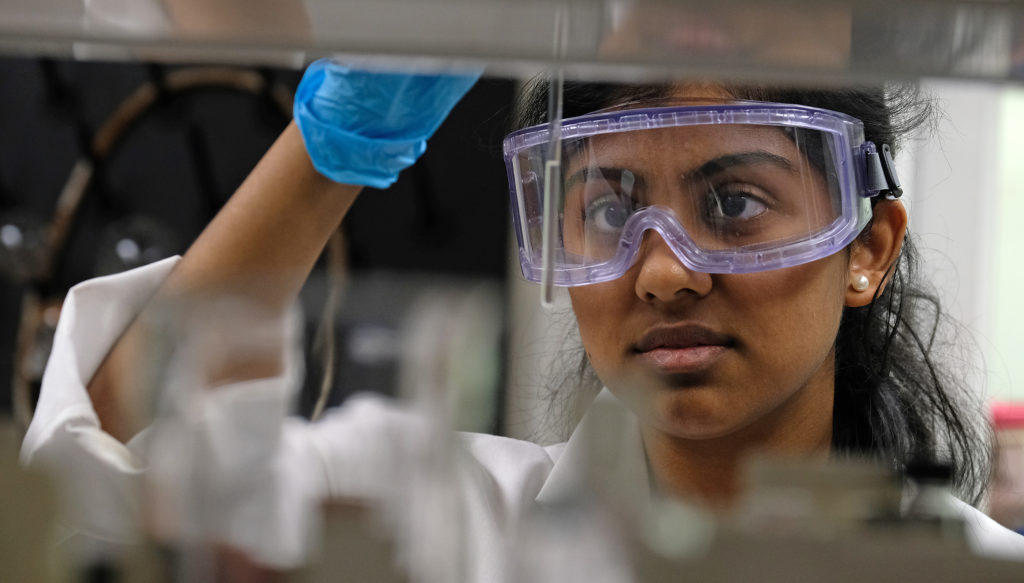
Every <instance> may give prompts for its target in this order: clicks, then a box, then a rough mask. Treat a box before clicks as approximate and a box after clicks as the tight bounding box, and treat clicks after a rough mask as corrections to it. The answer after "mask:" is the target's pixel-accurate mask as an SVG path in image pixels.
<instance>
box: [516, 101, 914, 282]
mask: <svg viewBox="0 0 1024 583" xmlns="http://www.w3.org/2000/svg"><path fill="white" fill-rule="evenodd" d="M560 133H561V139H560V140H554V141H553V140H552V139H551V138H552V136H551V127H550V126H549V125H539V126H534V127H530V128H526V129H523V130H519V131H516V132H513V133H512V134H509V135H508V136H507V137H506V138H505V140H504V151H505V164H506V166H507V168H508V179H509V185H510V187H511V197H512V216H513V220H514V222H515V227H516V235H517V237H518V240H519V257H520V262H521V263H522V267H523V274H524V275H525V276H526V278H527V279H529V280H531V281H537V282H539V281H541V279H542V278H541V275H542V271H543V267H542V266H543V265H544V255H545V249H544V246H545V245H547V246H549V248H548V249H547V259H548V265H549V269H550V273H551V277H552V282H553V283H554V284H555V285H559V286H576V285H585V284H590V283H599V282H603V281H608V280H611V279H615V278H617V277H619V276H621V275H622V274H623V273H625V272H626V270H628V269H629V268H630V266H631V265H632V264H633V263H634V261H635V260H636V257H637V252H638V250H639V248H640V244H641V241H642V239H643V235H644V233H645V232H646V231H647V230H648V229H653V230H654V231H656V232H657V233H658V234H659V235H660V236H661V238H662V239H664V240H665V242H666V243H667V244H668V246H669V247H670V248H671V249H672V250H673V252H674V253H675V255H676V256H677V257H678V258H679V261H680V262H682V263H683V264H684V265H685V266H686V267H688V268H689V269H692V270H694V271H700V272H706V273H750V272H756V271H768V270H771V269H779V268H782V267H789V266H793V265H799V264H802V263H807V262H809V261H813V260H815V259H819V258H822V257H826V256H828V255H831V254H833V253H835V252H836V251H838V250H840V249H842V248H843V247H845V246H846V245H848V244H849V243H850V242H851V241H853V239H854V238H855V237H856V236H857V234H858V233H859V232H860V231H861V229H863V228H864V226H865V225H866V224H867V222H868V219H870V217H871V204H870V200H869V199H870V198H871V197H874V196H877V195H879V194H887V195H890V196H899V193H900V190H899V181H898V179H897V178H896V175H895V172H894V170H893V167H892V159H891V158H890V156H889V151H888V147H887V146H883V147H882V151H877V150H876V148H875V145H874V144H872V143H871V142H865V141H864V129H863V124H862V123H861V122H860V121H859V120H857V119H854V118H852V117H850V116H848V115H845V114H842V113H837V112H834V111H828V110H823V109H817V108H813V107H805V106H800V105H786V104H779V103H761V102H736V103H727V104H717V105H696V106H694V105H688V106H674V107H655V108H644V109H627V110H618V111H608V112H599V113H594V114H590V115H585V116H581V117H576V118H571V119H566V120H564V121H563V122H562V123H561V125H560ZM552 143H558V144H560V148H561V150H560V152H554V151H553V148H552V145H551V144H552ZM549 183H550V184H551V186H550V187H549ZM546 196H551V198H552V200H551V201H547V202H549V204H551V206H550V207H549V209H548V222H547V224H545V220H544V216H545V202H546V198H545V197H546ZM552 222H553V223H554V224H551V223H552ZM545 230H546V231H547V237H546V239H547V240H546V241H545V236H544V234H545Z"/></svg>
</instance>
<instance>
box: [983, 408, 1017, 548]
mask: <svg viewBox="0 0 1024 583" xmlns="http://www.w3.org/2000/svg"><path fill="white" fill-rule="evenodd" d="M991 408H992V409H991V411H992V429H993V430H994V432H995V446H994V451H993V453H994V458H995V459H994V463H993V466H994V467H993V472H992V485H991V491H990V494H989V496H990V500H989V513H990V515H991V516H992V518H993V519H995V520H996V521H997V522H999V523H1000V524H1002V525H1003V526H1005V527H1007V528H1010V529H1013V530H1015V531H1017V532H1020V533H1022V534H1024V404H1022V403H1019V402H997V403H993V404H992V405H991Z"/></svg>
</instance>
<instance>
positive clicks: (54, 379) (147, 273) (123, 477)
mask: <svg viewBox="0 0 1024 583" xmlns="http://www.w3.org/2000/svg"><path fill="white" fill-rule="evenodd" d="M176 261H177V259H167V260H164V261H161V262H158V263H154V264H151V265H149V266H146V267H143V268H140V269H137V270H134V271H131V272H128V273H125V274H121V275H117V276H110V277H101V278H98V279H94V280H90V281H87V282H85V283H82V284H79V285H78V286H76V287H74V288H73V289H72V290H71V291H70V292H69V293H68V297H67V299H66V300H65V302H64V307H63V310H62V313H61V319H60V323H59V324H58V326H57V330H56V333H55V336H54V342H53V350H52V352H51V355H50V359H49V361H48V362H47V365H46V370H45V372H44V375H43V382H42V391H41V392H40V395H39V400H38V403H37V405H36V411H35V415H34V416H33V418H32V423H31V424H30V426H29V428H28V431H27V433H26V435H25V440H24V442H23V444H22V449H21V459H22V462H23V463H25V464H28V465H31V466H36V467H41V468H43V469H45V470H47V471H50V472H51V473H54V474H57V475H58V476H61V477H58V478H57V481H58V485H59V486H63V487H62V488H61V489H62V490H63V491H64V494H65V497H66V498H69V499H70V503H69V504H66V507H67V510H68V512H70V513H71V516H70V517H69V519H70V521H71V522H74V523H76V524H81V525H85V528H86V530H87V531H88V532H89V533H90V534H91V535H93V536H95V537H97V538H100V539H103V540H108V541H113V542H124V541H127V540H131V539H134V538H135V537H136V535H137V525H138V524H139V512H140V507H139V500H138V496H137V494H136V491H137V488H136V487H135V486H136V482H137V478H138V476H139V474H140V472H141V471H142V469H143V467H142V464H141V462H140V458H139V457H138V456H137V455H136V453H135V452H133V447H132V446H133V443H129V444H128V445H125V444H122V443H120V442H119V441H118V440H116V439H114V438H113V437H112V436H110V435H109V434H107V433H105V432H104V431H102V430H101V429H100V423H99V418H98V417H97V415H96V412H95V410H94V409H93V407H92V402H91V401H90V399H89V395H88V393H87V392H86V385H87V383H88V382H89V380H90V379H91V378H92V376H93V374H94V373H95V372H96V370H97V369H98V368H99V365H100V364H101V363H102V361H103V359H104V358H105V356H106V354H107V352H108V351H109V350H110V347H111V346H112V345H113V344H114V342H115V341H116V340H117V338H118V337H119V336H120V335H121V333H122V332H123V331H124V329H125V328H126V327H127V326H128V324H129V323H130V322H131V321H132V319H133V318H134V317H135V316H136V314H138V312H139V311H140V310H141V309H142V306H144V305H145V304H146V302H147V301H149V299H150V297H151V296H152V294H153V293H154V292H155V291H156V289H157V287H159V285H160V283H161V282H162V281H163V280H164V278H165V277H166V276H167V274H168V273H170V270H171V269H172V268H173V266H174V264H175V263H176ZM133 441H137V440H133ZM62 476H66V477H67V478H66V479H64V478H62ZM68 481H71V482H73V483H77V484H81V485H83V487H71V486H70V485H69V484H68Z"/></svg>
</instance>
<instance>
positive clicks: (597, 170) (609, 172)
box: [562, 166, 625, 190]
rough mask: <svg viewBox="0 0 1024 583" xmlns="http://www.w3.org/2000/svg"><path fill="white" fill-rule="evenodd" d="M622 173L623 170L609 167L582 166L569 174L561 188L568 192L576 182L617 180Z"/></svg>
mask: <svg viewBox="0 0 1024 583" xmlns="http://www.w3.org/2000/svg"><path fill="white" fill-rule="evenodd" d="M623 172H625V169H623V168H612V167H610V166H584V167H583V168H580V169H579V170H577V171H576V172H573V173H572V174H570V175H569V177H568V178H566V179H565V183H564V184H563V185H562V188H563V189H564V190H569V189H570V188H572V187H573V185H574V184H576V183H577V182H585V181H587V180H590V179H591V178H594V177H597V178H602V179H612V180H618V179H619V178H620V177H621V176H622V173H623Z"/></svg>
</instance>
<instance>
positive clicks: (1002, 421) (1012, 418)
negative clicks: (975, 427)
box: [991, 402, 1024, 429]
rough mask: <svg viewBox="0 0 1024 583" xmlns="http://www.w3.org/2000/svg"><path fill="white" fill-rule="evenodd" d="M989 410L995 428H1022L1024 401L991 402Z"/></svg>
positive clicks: (1023, 422) (1023, 424)
mask: <svg viewBox="0 0 1024 583" xmlns="http://www.w3.org/2000/svg"><path fill="white" fill-rule="evenodd" d="M991 412H992V426H993V427H995V428H996V429H1017V428H1024V402H1002V403H992V404H991Z"/></svg>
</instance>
